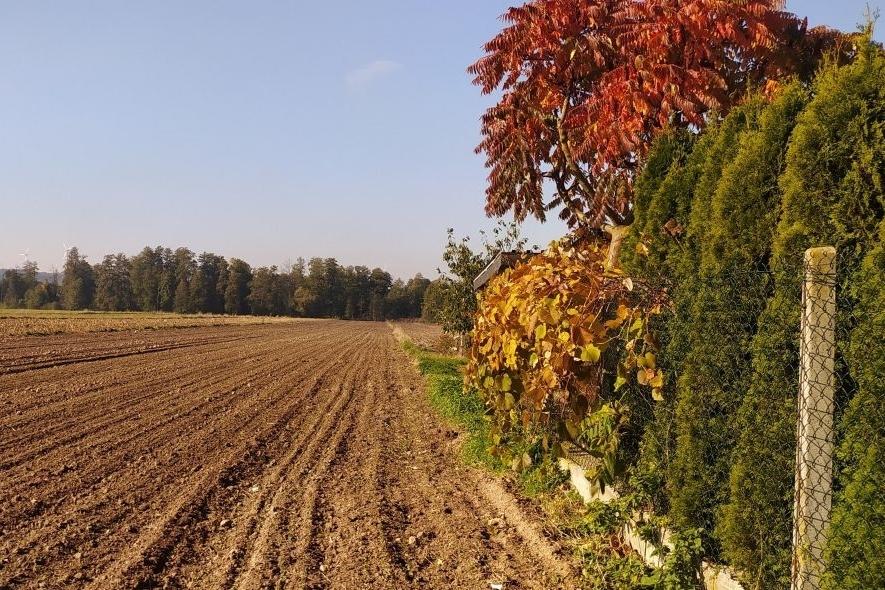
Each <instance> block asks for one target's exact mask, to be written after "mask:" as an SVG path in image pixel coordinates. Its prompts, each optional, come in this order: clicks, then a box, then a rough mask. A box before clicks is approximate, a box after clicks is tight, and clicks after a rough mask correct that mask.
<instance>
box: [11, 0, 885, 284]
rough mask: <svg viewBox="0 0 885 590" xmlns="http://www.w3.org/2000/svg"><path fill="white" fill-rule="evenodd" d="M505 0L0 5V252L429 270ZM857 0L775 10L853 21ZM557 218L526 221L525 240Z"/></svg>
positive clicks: (475, 203)
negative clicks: (68, 249) (476, 71)
mask: <svg viewBox="0 0 885 590" xmlns="http://www.w3.org/2000/svg"><path fill="white" fill-rule="evenodd" d="M513 3H514V2H513V1H512V0H509V1H508V0H493V1H485V2H475V1H469V0H452V1H450V2H432V1H430V0H422V1H419V2H414V1H412V2H409V1H405V0H378V1H375V2H372V3H363V2H347V3H346V6H342V4H341V3H320V4H317V3H310V4H307V3H300V2H297V3H285V2H260V3H249V4H245V3H238V2H231V1H225V2H208V1H206V0H202V1H197V2H189V3H187V6H185V5H183V3H178V2H172V1H158V2H152V3H126V4H125V6H124V5H123V4H122V3H118V2H110V1H107V0H105V1H100V2H94V3H91V4H90V9H89V10H86V9H84V8H83V7H82V6H75V5H73V4H71V3H65V2H58V1H57V2H51V3H40V4H39V5H38V4H36V3H17V4H14V5H10V6H8V7H6V9H5V11H4V18H3V20H2V22H0V32H2V34H0V71H2V72H3V76H2V77H0V116H2V118H3V120H2V127H3V131H4V132H3V135H2V138H0V203H2V208H0V268H13V267H16V266H20V265H21V263H22V262H23V257H22V256H21V254H22V253H24V252H26V251H27V253H28V258H29V259H31V260H35V261H37V262H38V263H40V267H41V270H44V271H48V270H50V269H51V268H52V267H58V268H60V267H61V266H62V262H63V255H64V245H65V244H66V245H68V246H70V245H76V246H78V247H79V249H80V251H81V253H83V254H86V255H88V257H89V260H90V261H91V262H97V261H100V259H101V257H102V256H103V255H104V254H106V253H115V252H125V253H127V254H135V253H137V252H138V251H139V250H141V248H142V247H144V246H146V245H151V246H154V245H158V244H162V245H164V246H169V247H172V248H175V247H177V246H187V247H189V248H191V249H192V250H194V251H196V252H198V253H199V252H201V251H203V250H207V251H212V252H215V253H217V254H221V255H223V256H226V257H232V256H236V257H239V258H243V259H245V260H247V261H248V262H250V263H251V264H253V265H271V264H276V265H282V264H284V263H285V262H286V261H287V260H294V259H295V258H297V257H299V256H303V257H305V258H309V257H312V256H323V257H336V258H337V259H338V260H339V262H341V263H342V264H344V265H349V264H364V265H369V266H381V267H383V268H385V269H387V270H388V271H390V272H391V273H392V274H393V275H395V276H400V277H407V276H411V275H414V274H415V273H417V272H421V273H423V274H424V275H425V276H428V277H433V276H435V274H436V272H435V269H436V268H437V267H438V266H439V265H440V264H441V262H440V253H441V249H442V246H443V244H444V242H445V232H446V228H448V227H454V228H455V229H456V231H457V232H459V234H463V233H472V234H474V235H475V233H476V231H477V230H478V229H480V228H486V229H488V228H490V227H491V226H492V225H493V223H494V222H493V221H492V220H488V219H487V218H486V217H485V216H484V214H483V205H484V188H485V176H486V170H485V169H484V167H483V160H482V157H481V156H477V155H475V154H474V152H473V148H474V146H475V145H476V143H477V142H478V139H479V123H478V119H479V117H480V115H481V114H482V112H483V110H484V109H485V108H486V107H487V106H488V105H489V104H490V102H491V99H490V98H489V97H483V96H481V94H480V92H479V89H477V88H475V87H473V86H472V85H471V84H470V77H469V76H468V74H467V73H466V67H467V66H468V65H469V64H470V63H471V62H473V61H474V60H475V59H476V58H478V57H479V56H480V55H481V49H480V48H481V45H482V43H483V42H485V41H486V40H487V39H489V38H490V37H492V36H493V35H494V34H495V33H496V32H497V31H498V30H499V29H500V27H501V23H500V21H499V19H498V17H499V15H500V14H501V13H502V12H503V11H504V10H505V9H506V8H507V7H508V6H510V5H511V4H513ZM869 4H870V6H871V8H873V9H876V8H877V7H880V6H881V5H882V2H881V0H875V1H872V2H869ZM866 5H867V2H866V1H865V0H846V1H844V2H840V3H838V5H835V4H834V3H831V2H830V1H829V0H814V1H804V2H799V1H796V0H793V1H791V2H788V5H787V8H788V9H789V10H791V11H793V12H796V13H798V14H800V15H802V16H808V17H809V21H810V23H811V24H812V25H817V24H827V25H830V26H834V27H837V28H840V29H843V30H853V29H855V28H856V24H857V23H859V22H861V21H863V18H864V12H865V7H866ZM876 38H877V40H879V41H882V40H883V34H882V26H881V25H880V26H879V27H878V30H877V33H876ZM564 231H565V228H564V226H563V225H562V224H561V223H560V222H558V221H557V220H556V219H550V220H548V223H547V224H544V225H541V224H539V223H537V222H528V223H527V224H526V228H525V233H526V234H527V236H528V237H529V239H530V242H531V243H535V244H540V245H543V244H545V243H547V242H548V241H549V240H551V239H553V238H556V237H558V236H559V235H561V234H562V233H564Z"/></svg>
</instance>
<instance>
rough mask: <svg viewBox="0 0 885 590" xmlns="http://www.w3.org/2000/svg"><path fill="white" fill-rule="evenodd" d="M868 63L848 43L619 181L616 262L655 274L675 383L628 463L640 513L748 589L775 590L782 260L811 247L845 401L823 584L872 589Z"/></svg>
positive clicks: (793, 337)
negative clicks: (621, 226) (804, 77)
mask: <svg viewBox="0 0 885 590" xmlns="http://www.w3.org/2000/svg"><path fill="white" fill-rule="evenodd" d="M864 47H865V48H864ZM883 61H885V58H883V56H882V53H881V49H880V48H876V47H874V46H872V45H870V44H867V45H862V49H861V51H860V52H859V56H858V58H857V59H856V60H855V62H854V63H852V64H851V65H848V66H844V67H836V66H827V67H826V68H825V69H824V70H823V71H822V72H821V73H820V75H819V76H818V79H817V80H816V81H815V83H814V85H813V86H812V87H810V88H808V87H805V86H802V85H800V84H798V83H797V84H792V85H789V86H787V87H785V88H782V89H781V90H780V91H779V92H778V94H777V95H776V98H775V99H774V100H773V101H771V102H770V103H766V102H765V101H763V100H762V99H761V98H751V99H750V100H749V101H748V102H747V103H745V105H744V106H742V107H740V108H738V109H735V110H733V111H732V112H731V114H729V116H728V117H726V118H725V119H723V120H722V121H721V122H719V123H718V124H715V125H711V126H710V127H708V128H707V130H706V131H704V132H703V133H701V134H700V135H699V136H698V137H697V138H695V137H692V135H691V134H687V133H684V132H679V133H677V132H673V133H669V134H665V135H664V136H663V137H662V139H661V140H659V141H658V142H657V144H656V145H655V146H654V148H653V149H652V151H651V152H650V156H649V164H648V165H647V166H646V168H645V169H644V171H643V173H642V175H640V177H639V179H638V180H637V183H636V188H637V197H636V209H635V217H636V221H635V223H634V227H633V229H632V230H631V236H630V237H629V238H628V241H627V245H628V247H627V248H625V252H624V257H623V261H624V266H625V268H626V269H627V270H628V271H630V272H631V273H634V274H636V275H639V276H643V277H644V278H654V277H655V273H660V274H661V275H663V278H665V279H666V284H667V285H668V289H669V292H670V295H671V300H672V307H673V313H672V314H671V315H670V317H669V318H668V320H667V322H666V323H665V324H664V325H662V326H659V333H660V334H661V339H662V352H661V355H660V359H659V362H660V364H661V366H663V367H665V368H666V370H667V373H668V375H670V376H674V377H675V378H671V379H670V382H669V383H668V384H667V387H666V391H665V394H666V395H665V401H664V402H662V403H661V405H660V407H659V408H658V409H657V410H656V417H655V420H654V421H653V422H652V423H651V424H650V425H649V426H648V427H647V429H646V436H645V439H644V441H643V447H642V456H641V457H640V460H639V463H638V465H637V466H636V468H635V469H634V472H636V471H639V472H644V473H645V475H646V477H647V476H648V475H649V473H651V472H652V471H655V470H657V471H658V472H661V473H663V474H664V477H663V480H664V481H663V482H661V484H660V486H659V487H660V490H662V491H663V493H662V494H661V495H662V500H660V501H658V502H657V503H658V504H660V506H659V507H658V508H661V509H664V510H668V511H669V517H670V518H671V520H672V522H674V523H675V524H676V526H677V527H678V528H684V529H687V528H689V527H699V528H702V529H703V530H704V531H705V534H704V536H703V539H704V545H705V552H706V553H707V555H708V556H711V557H713V558H724V559H725V560H726V561H727V562H728V563H730V564H731V565H733V566H735V568H736V569H738V570H739V571H741V572H743V575H744V576H745V580H744V581H745V583H746V584H747V586H748V587H750V588H758V589H764V588H781V587H785V586H788V585H789V573H790V571H789V570H790V543H791V536H792V499H793V486H794V482H793V475H792V474H793V463H794V457H795V422H796V409H795V408H796V401H795V400H796V394H797V383H798V349H797V342H798V327H799V314H800V302H801V264H800V261H801V255H802V252H803V251H804V249H805V248H807V247H810V246H814V245H823V244H826V245H833V246H836V247H837V248H838V250H839V253H840V258H839V268H840V274H839V278H838V281H839V284H838V289H839V314H840V315H839V326H840V330H841V332H840V341H839V342H838V343H837V344H838V350H839V358H838V359H837V360H838V362H837V367H838V368H839V370H840V374H839V383H840V386H841V387H840V392H841V393H840V397H839V400H837V401H838V402H839V403H840V407H845V406H847V410H846V411H845V412H844V416H842V415H841V414H840V416H837V419H838V420H839V423H840V429H839V450H838V457H837V459H838V465H837V469H838V472H837V493H836V498H835V507H834V514H833V524H832V530H831V541H830V547H829V549H828V559H829V560H830V564H831V567H830V571H829V574H828V575H829V578H828V582H829V584H830V588H833V589H835V588H871V587H885V580H883V571H882V570H883V565H882V563H881V562H882V560H881V558H879V557H878V554H877V553H876V552H877V550H880V549H881V547H882V546H883V542H885V532H883V522H885V508H883V500H882V489H883V468H882V464H883V457H882V450H881V448H882V436H883V432H885V418H883V410H882V406H883V403H882V400H883V399H885V392H883V388H882V383H881V382H882V375H883V374H885V369H883V363H885V360H883V357H885V351H883V347H882V344H881V341H882V338H881V335H882V334H883V333H885V329H883V323H885V320H883V311H882V310H883V308H885V300H883V295H882V293H883V291H885V289H883V286H882V285H883V276H885V255H883V254H882V250H881V249H882V245H881V244H882V236H881V232H882V231H883V230H882V229H881V223H882V219H883V210H885V202H883V197H882V194H883V183H885V180H883V170H885V164H883V159H885V140H883V136H885V95H883V94H885V75H883V73H885V66H883ZM674 230H675V231H674ZM637 245H638V248H637ZM643 249H647V255H643V254H641V253H639V250H643Z"/></svg>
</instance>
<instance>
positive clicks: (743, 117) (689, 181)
mask: <svg viewBox="0 0 885 590" xmlns="http://www.w3.org/2000/svg"><path fill="white" fill-rule="evenodd" d="M761 104H762V103H761V102H760V101H759V100H755V101H752V102H750V103H748V104H745V105H742V106H740V107H737V108H735V109H733V110H732V111H731V113H730V114H729V115H728V116H727V117H726V118H725V119H724V120H722V121H720V122H717V123H714V124H712V125H710V126H709V127H707V129H706V130H705V131H704V132H703V133H702V134H701V135H700V137H699V138H698V139H697V140H696V141H695V142H693V146H692V148H691V153H690V154H688V155H687V156H686V157H685V160H684V162H683V161H681V158H679V157H677V158H675V159H674V161H673V162H672V163H671V166H670V167H669V169H668V170H667V171H666V175H665V177H664V178H663V180H661V181H653V180H650V179H647V178H646V177H645V175H647V174H650V173H653V172H654V169H653V168H648V169H646V171H645V172H644V173H643V177H640V180H639V182H637V187H639V188H640V189H642V190H645V189H646V187H649V188H650V189H651V191H652V192H651V194H650V195H637V209H636V221H635V222H634V224H633V227H632V228H631V230H632V233H631V237H630V238H629V239H630V240H633V241H634V242H635V244H636V245H635V247H634V248H628V249H627V251H625V253H624V254H625V255H626V269H627V270H628V271H629V272H632V273H635V274H637V275H638V276H641V277H644V278H645V279H646V280H647V281H649V282H651V283H653V284H660V285H663V286H664V287H665V288H666V289H667V291H668V292H669V293H670V296H671V299H670V306H669V310H668V313H666V314H663V315H662V316H660V317H659V318H658V320H657V321H656V324H657V325H656V326H655V333H656V334H657V335H658V336H659V338H660V341H661V347H662V350H661V355H660V364H661V366H662V368H663V370H664V371H665V372H666V373H667V374H672V375H677V376H678V375H680V374H681V372H682V367H683V364H684V363H685V359H686V356H687V355H688V354H689V352H690V350H691V346H690V344H691V343H692V338H693V335H695V334H697V333H698V332H699V327H698V326H697V325H696V320H697V318H698V311H699V306H698V303H697V300H698V298H699V296H700V294H701V292H700V291H699V289H700V288H701V284H700V281H699V280H698V276H697V275H698V272H697V271H698V267H699V265H700V260H701V242H702V241H703V239H704V238H705V236H706V232H707V230H708V227H709V224H708V218H707V217H708V215H709V211H710V209H711V202H712V199H713V194H714V192H715V190H716V188H717V186H718V184H719V180H720V178H721V175H722V171H723V169H724V168H725V167H726V166H727V165H728V164H729V163H730V162H731V161H732V160H733V159H734V157H735V156H736V154H737V151H738V148H739V145H740V137H741V135H742V134H744V133H746V132H747V131H748V130H750V129H752V128H755V125H756V118H757V115H758V111H759V109H760V106H761ZM662 141H663V140H662ZM654 149H657V146H655V148H654ZM670 149H671V148H669V147H668V150H670ZM650 161H651V157H650ZM716 331H717V333H718V331H719V330H718V327H717V329H716ZM680 391H682V392H683V393H684V392H685V388H684V387H682V388H680V387H679V381H678V380H677V379H671V380H668V381H667V382H666V383H665V386H664V400H663V403H660V404H658V406H657V407H656V408H655V413H656V416H655V420H654V421H653V422H652V423H651V424H649V425H648V427H647V428H646V430H645V433H644V440H643V449H642V453H641V457H640V464H639V466H638V467H639V471H640V472H641V474H642V479H643V480H644V481H645V482H657V484H656V485H653V487H656V488H657V493H652V495H653V496H655V499H656V503H657V504H658V506H657V508H658V509H659V510H661V511H667V512H670V513H671V515H672V516H674V517H675V518H674V520H676V521H677V522H678V523H680V524H681V525H683V526H686V527H696V526H699V524H698V523H700V522H702V521H703V517H699V516H698V510H697V508H698V506H699V505H701V502H702V501H703V495H702V494H701V493H697V492H698V490H699V489H704V488H705V487H706V486H704V485H702V484H701V483H700V482H697V480H696V477H701V476H702V475H699V474H698V471H699V470H698V469H697V468H696V467H695V466H694V463H693V462H692V461H691V460H690V458H691V456H690V455H689V454H687V453H686V452H685V451H686V450H687V449H691V448H692V445H687V444H686V441H691V440H693V434H694V431H693V430H691V420H692V419H694V417H693V416H690V415H687V414H688V413H690V410H691V407H690V406H689V405H687V404H686V402H685V401H684V400H683V401H682V402H681V403H680V399H679V395H678V393H679V392H680ZM677 408H678V409H679V410H680V418H681V419H682V421H683V422H680V423H678V424H677V421H676V410H677ZM685 420H688V421H689V422H688V423H687V424H686V423H685V422H684V421H685ZM677 434H679V435H680V438H681V439H682V441H683V442H682V445H681V450H682V453H681V454H678V453H676V450H675V446H676V445H675V443H676V438H677ZM665 484H666V489H661V488H662V487H664V485H665ZM693 484H697V485H693ZM647 491H651V492H655V490H647ZM664 492H666V493H664ZM671 504H673V505H672V506H671ZM708 544H709V543H708Z"/></svg>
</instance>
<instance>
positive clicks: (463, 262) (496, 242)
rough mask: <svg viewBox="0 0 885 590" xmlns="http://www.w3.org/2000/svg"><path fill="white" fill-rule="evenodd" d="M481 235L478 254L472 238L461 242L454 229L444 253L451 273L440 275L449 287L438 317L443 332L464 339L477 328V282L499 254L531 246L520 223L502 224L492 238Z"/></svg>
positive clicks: (445, 290)
mask: <svg viewBox="0 0 885 590" xmlns="http://www.w3.org/2000/svg"><path fill="white" fill-rule="evenodd" d="M480 235H481V237H482V240H483V244H482V249H480V250H478V251H474V250H473V249H472V248H471V245H470V237H469V236H465V237H463V238H461V239H457V238H456V237H455V230H454V229H451V228H450V229H449V230H448V236H447V240H446V247H445V250H443V262H445V264H446V270H447V272H445V273H442V272H441V273H440V274H441V279H442V280H443V281H444V283H445V288H444V289H442V293H443V305H442V307H441V308H440V310H439V314H438V315H439V319H440V323H441V324H442V327H443V330H445V331H446V332H448V333H449V334H455V335H458V336H461V337H464V336H465V335H466V334H467V333H468V332H470V331H471V330H472V329H473V320H474V316H475V315H476V308H477V305H476V304H477V301H476V293H475V292H474V290H473V280H474V279H475V278H476V277H477V275H479V274H480V273H481V272H482V271H483V269H484V268H485V267H486V266H488V264H489V263H490V262H491V261H492V259H493V258H494V257H495V256H496V255H497V254H498V253H499V252H510V251H521V250H523V249H524V248H525V246H526V243H527V240H525V239H524V238H522V237H521V232H520V226H519V224H518V223H516V222H510V223H508V222H504V221H499V222H498V224H497V225H496V226H495V227H494V229H493V230H492V234H491V236H489V235H487V234H486V233H485V232H480Z"/></svg>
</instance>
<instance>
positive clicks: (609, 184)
mask: <svg viewBox="0 0 885 590" xmlns="http://www.w3.org/2000/svg"><path fill="white" fill-rule="evenodd" d="M782 8H783V2H782V1H779V0H744V1H742V2H723V1H722V0H675V1H674V0H646V1H645V2H635V1H633V0H533V1H531V2H527V3H526V4H524V5H522V6H519V7H515V8H511V9H509V10H508V11H507V12H506V13H505V14H504V16H503V18H504V20H505V21H506V22H507V26H506V27H505V28H504V30H503V31H501V33H500V34H498V35H497V36H495V37H494V38H493V39H492V40H491V41H489V42H488V43H487V44H486V45H485V50H486V55H485V56H484V57H483V58H481V59H480V60H479V61H477V62H476V63H475V64H474V65H473V66H471V67H470V72H471V73H472V74H473V75H474V76H475V79H474V81H475V83H476V84H477V85H478V86H480V87H481V88H482V90H483V92H484V93H487V94H488V93H493V92H496V91H500V92H501V98H500V100H499V101H498V102H497V104H496V105H494V106H493V107H491V108H490V109H489V110H488V111H487V112H486V114H485V115H484V117H483V119H482V135H483V139H482V142H481V143H480V145H479V147H478V148H477V151H478V152H481V153H484V154H485V156H486V164H487V166H488V168H489V169H490V173H489V182H488V188H487V191H486V197H487V198H486V211H487V212H488V213H489V214H491V215H502V214H504V213H506V212H508V211H512V212H513V213H514V214H515V215H516V217H517V219H521V218H523V217H525V216H528V215H534V216H535V217H538V218H539V219H542V220H543V219H544V218H545V216H546V214H547V212H548V211H549V210H551V209H557V210H558V211H559V213H560V216H561V217H562V218H563V219H565V220H567V222H568V223H569V224H570V225H571V226H573V227H574V226H578V227H591V228H599V227H600V226H601V225H602V224H603V223H604V222H614V223H624V222H625V221H628V220H629V218H630V212H631V210H630V207H631V201H632V190H633V189H632V185H633V179H634V176H635V174H636V173H637V171H638V170H639V168H640V166H641V163H642V162H643V160H644V157H645V155H646V152H647V149H648V145H649V143H650V142H651V140H652V139H653V138H654V137H656V136H657V135H658V134H659V133H660V131H661V130H662V129H664V128H667V127H671V126H675V127H688V126H693V127H696V128H700V127H703V126H705V124H706V123H707V122H708V120H709V119H708V117H707V114H708V113H709V112H710V111H711V110H718V111H719V112H721V113H725V112H727V111H728V110H729V109H730V108H731V107H732V106H733V105H734V104H735V103H737V102H740V100H741V99H742V97H743V95H744V93H745V92H746V90H747V88H749V87H752V86H754V85H756V86H761V85H763V84H765V83H766V81H769V82H770V81H772V80H775V79H779V78H780V77H782V76H783V75H784V74H787V73H795V72H801V73H803V74H805V73H808V72H809V71H810V70H811V69H812V68H813V64H814V61H815V57H816V56H817V55H819V54H820V51H821V49H822V48H823V47H825V46H827V45H829V44H830V43H831V41H832V40H833V38H834V36H833V35H832V34H831V33H829V32H827V31H822V30H814V31H806V28H805V23H804V22H803V21H800V20H799V19H798V18H796V17H795V16H794V15H791V14H789V13H786V12H783V11H782V10H781V9H782ZM547 183H549V184H550V185H551V186H552V187H553V189H554V192H553V193H552V198H550V199H547V195H548V194H550V193H549V192H545V184H547Z"/></svg>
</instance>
